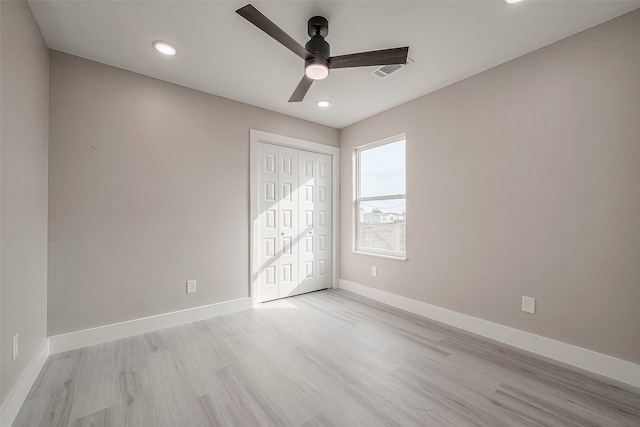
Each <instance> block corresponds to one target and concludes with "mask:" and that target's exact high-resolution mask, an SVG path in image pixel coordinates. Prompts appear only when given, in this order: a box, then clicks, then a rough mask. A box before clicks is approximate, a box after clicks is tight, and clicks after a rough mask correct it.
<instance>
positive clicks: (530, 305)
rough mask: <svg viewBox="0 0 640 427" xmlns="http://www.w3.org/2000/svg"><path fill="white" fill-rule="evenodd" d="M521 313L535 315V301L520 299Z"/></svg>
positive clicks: (525, 298) (528, 298)
mask: <svg viewBox="0 0 640 427" xmlns="http://www.w3.org/2000/svg"><path fill="white" fill-rule="evenodd" d="M522 311H524V312H525V313H535V312H536V299H535V298H532V297H522Z"/></svg>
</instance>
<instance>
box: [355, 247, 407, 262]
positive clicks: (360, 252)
mask: <svg viewBox="0 0 640 427" xmlns="http://www.w3.org/2000/svg"><path fill="white" fill-rule="evenodd" d="M351 253H352V254H357V255H368V256H374V257H378V258H386V259H394V260H396V261H407V258H406V257H403V256H395V255H385V254H377V253H375V252H364V251H356V250H352V251H351Z"/></svg>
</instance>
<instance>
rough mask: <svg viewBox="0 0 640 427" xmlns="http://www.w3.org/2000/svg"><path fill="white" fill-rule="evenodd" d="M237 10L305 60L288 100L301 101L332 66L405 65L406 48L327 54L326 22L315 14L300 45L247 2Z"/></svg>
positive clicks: (327, 26) (327, 23)
mask: <svg viewBox="0 0 640 427" xmlns="http://www.w3.org/2000/svg"><path fill="white" fill-rule="evenodd" d="M236 12H237V13H238V14H239V15H240V16H242V17H243V18H245V19H246V20H247V21H249V22H251V23H252V24H253V25H255V26H256V27H258V28H260V29H261V30H262V31H264V32H265V33H267V34H268V35H270V36H271V37H273V38H274V39H275V40H276V41H278V42H280V44H282V45H284V46H285V47H286V48H287V49H289V50H290V51H292V52H293V53H295V54H296V55H298V56H299V57H300V58H302V59H304V61H305V68H304V76H302V80H300V83H298V86H297V87H296V89H295V90H294V91H293V95H291V98H289V102H300V101H302V100H303V99H304V96H305V95H306V94H307V91H308V90H309V88H310V87H311V84H312V83H313V81H314V80H322V79H324V78H325V77H327V76H328V75H329V70H331V69H334V68H351V67H370V66H376V65H393V64H406V63H407V54H408V53H409V47H408V46H407V47H398V48H395V49H383V50H374V51H370V52H360V53H352V54H349V55H340V56H329V43H327V42H326V41H325V40H324V38H325V37H326V36H327V34H328V33H329V22H328V21H327V19H326V18H324V17H322V16H314V17H312V18H311V19H309V22H308V23H307V32H308V34H309V37H311V40H309V41H308V42H307V44H305V46H304V47H302V46H301V45H300V44H299V43H298V42H297V41H295V40H294V39H293V38H291V36H289V35H288V34H287V33H285V32H284V31H282V29H280V28H279V27H278V26H277V25H276V24H274V23H273V22H271V21H270V20H269V18H267V17H266V16H264V15H263V14H262V13H260V11H258V9H256V8H255V7H253V6H252V5H250V4H248V5H246V6H244V7H241V8H240V9H238V10H236Z"/></svg>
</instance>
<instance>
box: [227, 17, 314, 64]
mask: <svg viewBox="0 0 640 427" xmlns="http://www.w3.org/2000/svg"><path fill="white" fill-rule="evenodd" d="M236 13H237V14H238V15H240V16H242V17H243V18H244V19H246V20H247V21H249V22H251V23H252V24H253V25H255V26H256V27H258V28H260V29H261V30H262V31H264V32H265V33H267V34H268V35H270V36H271V37H273V38H274V39H275V40H276V41H278V42H280V44H282V45H284V47H286V48H287V49H289V50H290V51H291V52H293V53H295V54H296V55H298V56H299V57H300V58H302V59H307V57H309V56H310V54H309V52H307V50H306V49H305V48H304V47H302V46H301V45H300V43H298V42H297V41H295V40H294V39H292V38H291V36H289V34H287V33H285V32H284V31H282V30H281V29H280V27H278V26H277V25H276V24H274V23H273V22H271V21H270V20H269V18H267V17H266V16H264V15H263V14H262V13H260V11H259V10H258V9H256V8H255V7H253V6H252V5H250V4H248V5H246V6H244V7H241V8H240V9H238V10H236Z"/></svg>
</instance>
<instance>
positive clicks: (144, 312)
mask: <svg viewBox="0 0 640 427" xmlns="http://www.w3.org/2000/svg"><path fill="white" fill-rule="evenodd" d="M250 128H254V129H258V130H263V131H267V132H273V133H279V134H282V135H286V136H291V137H296V138H300V139H305V140H310V141H314V142H319V143H325V144H329V145H333V146H337V145H338V131H337V130H335V129H332V128H328V127H325V126H320V125H317V124H313V123H310V122H306V121H303V120H299V119H294V118H292V117H288V116H284V115H281V114H277V113H273V112H270V111H267V110H263V109H260V108H256V107H252V106H249V105H246V104H242V103H238V102H235V101H230V100H228V99H224V98H220V97H217V96H213V95H208V94H205V93H202V92H197V91H195V90H191V89H186V88H184V87H181V86H177V85H174V84H170V83H166V82H162V81H159V80H155V79H152V78H149V77H146V76H142V75H139V74H135V73H131V72H128V71H124V70H121V69H117V68H114V67H110V66H107V65H102V64H99V63H96V62H91V61H87V60H84V59H80V58H77V57H74V56H70V55H67V54H63V53H60V52H51V134H50V140H51V156H50V164H49V168H50V173H49V180H50V181H49V191H50V192H49V200H50V206H49V335H55V334H60V333H65V332H70V331H76V330H82V329H86V328H91V327H95V326H99V325H105V324H111V323H115V322H121V321H125V320H130V319H137V318H140V317H145V316H150V315H155V314H161V313H166V312H171V311H175V310H181V309H186V308H189V307H195V306H201V305H205V304H211V303H215V302H220V301H227V300H232V299H236V298H242V297H247V296H248V293H249V129H250ZM188 279H196V280H197V281H198V292H197V293H195V294H189V295H187V294H186V293H185V281H186V280H188Z"/></svg>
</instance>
